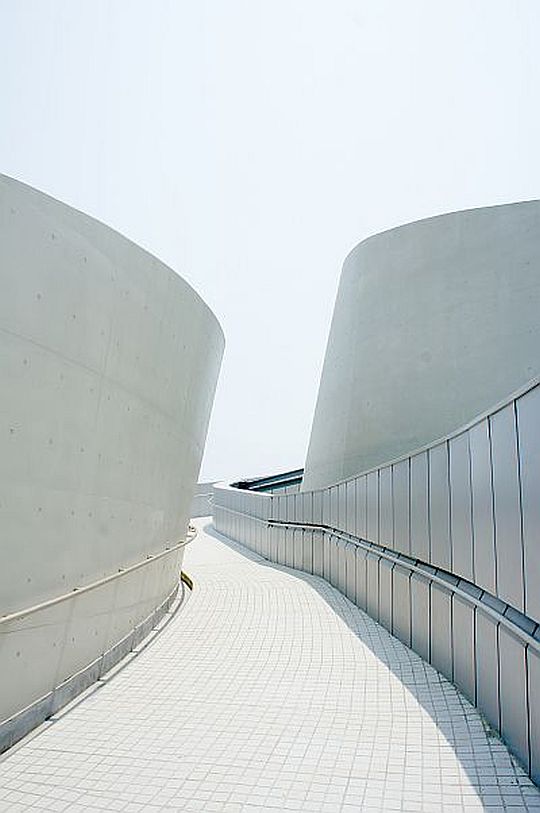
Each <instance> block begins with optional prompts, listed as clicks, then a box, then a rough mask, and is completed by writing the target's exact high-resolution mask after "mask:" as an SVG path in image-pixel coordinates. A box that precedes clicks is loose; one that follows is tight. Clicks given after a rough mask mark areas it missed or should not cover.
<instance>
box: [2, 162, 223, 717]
mask: <svg viewBox="0 0 540 813" xmlns="http://www.w3.org/2000/svg"><path fill="white" fill-rule="evenodd" d="M222 352H223V336H222V332H221V329H220V327H219V325H218V323H217V321H216V319H215V317H214V316H213V314H212V313H211V312H210V310H209V309H208V307H207V306H206V305H205V304H204V302H203V301H202V300H201V299H200V297H199V296H198V295H197V294H196V293H195V292H194V291H193V290H192V289H191V288H190V286H189V285H188V284H187V283H186V282H185V281H184V280H182V279H181V277H179V276H178V275H177V274H175V273H174V272H173V271H172V270H171V269H169V268H167V267H166V266H165V265H163V263H161V262H159V261H158V260H157V259H156V258H155V257H152V256H151V255H150V254H148V253H147V252H145V251H143V250H142V249H140V248H139V247H137V246H136V245H134V244H133V243H132V242H130V241H129V240H127V239H125V238H124V237H122V236H121V235H119V234H117V233H116V232H114V231H112V230H111V229H109V228H107V227H106V226H104V225H103V224H101V223H99V222H97V221H95V220H93V219H92V218H90V217H87V216H85V215H83V214H81V213H80V212H77V211H75V210H73V209H71V208H69V207H67V206H64V205H63V204H61V203H59V202H58V201H55V200H53V199H51V198H49V197H47V196H46V195H43V194H41V193H40V192H37V191H36V190H33V189H31V188H29V187H27V186H25V185H23V184H20V183H17V182H15V181H13V180H11V179H8V178H4V177H0V382H1V386H2V395H1V402H0V403H1V406H0V494H1V497H0V530H1V535H2V536H1V559H2V566H1V567H0V613H1V614H2V615H6V614H10V613H13V612H16V611H19V610H23V609H25V608H27V607H28V606H30V605H36V604H38V603H40V602H43V601H46V600H49V599H53V598H55V597H57V596H59V595H61V594H66V593H69V592H70V591H72V590H74V589H75V588H81V587H84V586H85V585H87V584H89V583H92V582H94V581H96V580H99V579H101V578H103V577H106V576H109V575H111V574H114V573H117V572H118V571H119V569H122V568H124V569H125V568H127V567H129V566H131V565H134V564H135V563H138V562H140V561H144V560H145V559H146V557H147V556H149V555H152V554H159V553H161V552H163V551H164V550H165V549H166V548H167V547H170V546H173V545H174V544H175V543H176V542H178V541H179V540H180V539H182V538H183V537H184V536H185V533H186V527H187V521H188V518H189V510H190V503H191V499H192V495H193V492H194V489H195V484H196V481H197V476H198V473H199V466H200V461H201V455H202V451H203V446H204V442H205V436H206V431H207V425H208V420H209V415H210V410H211V406H212V402H213V397H214V390H215V385H216V380H217V375H218V371H219V367H220V363H221V356H222ZM179 557H180V553H179V552H178V551H176V552H175V553H172V554H171V555H166V556H164V557H161V558H159V560H156V561H155V562H152V561H150V560H149V564H148V565H147V566H145V567H141V568H140V569H138V570H136V571H133V572H130V573H129V574H127V575H125V576H123V577H121V578H118V579H116V580H115V581H113V582H109V583H108V584H106V585H104V586H103V587H101V588H99V589H96V590H93V591H91V592H89V593H84V595H81V596H80V597H78V596H77V595H76V594H74V597H73V599H72V600H68V601H64V602H61V603H60V604H57V605H55V606H53V607H51V608H48V609H46V610H42V611H40V612H39V613H34V614H30V615H28V616H25V617H24V618H22V619H18V620H15V621H12V622H8V623H1V622H0V682H1V690H0V723H1V721H5V720H6V718H10V717H11V716H12V715H16V714H17V713H18V712H20V710H21V709H22V708H23V707H27V706H31V705H32V704H35V703H36V701H38V700H39V699H40V698H48V697H49V698H50V696H51V694H50V693H51V692H52V691H53V690H54V689H55V687H58V686H59V685H60V684H61V683H62V682H63V681H65V680H66V679H67V678H68V677H69V676H71V675H73V674H74V673H76V672H78V671H80V670H83V669H85V668H86V667H87V666H88V664H90V663H91V662H93V661H94V660H95V659H96V658H99V657H100V656H101V655H102V654H103V653H104V652H106V651H108V650H110V649H111V647H114V646H115V644H117V643H118V641H120V640H121V639H123V638H124V637H125V636H126V635H128V634H129V632H130V631H132V630H133V629H134V628H135V627H137V625H139V624H140V623H141V622H143V621H144V619H146V618H149V617H151V616H152V613H154V612H155V610H156V608H158V607H160V606H161V605H162V604H163V603H164V602H165V601H166V600H167V597H170V596H171V594H172V593H173V592H174V590H175V588H176V586H177V584H178V571H179V565H180V561H179Z"/></svg>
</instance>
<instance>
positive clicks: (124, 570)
mask: <svg viewBox="0 0 540 813" xmlns="http://www.w3.org/2000/svg"><path fill="white" fill-rule="evenodd" d="M196 536H197V530H196V528H194V527H193V526H192V525H190V526H189V529H188V534H187V537H186V539H184V540H183V541H182V542H178V543H177V544H176V545H173V546H172V547H170V548H165V550H162V551H161V552H160V553H149V554H148V556H147V557H146V559H143V560H142V561H141V562H136V563H135V564H134V565H129V567H121V568H119V569H118V571H117V572H116V573H112V574H111V575H110V576H104V577H103V578H102V579H98V580H97V581H95V582H91V583H90V584H85V585H84V586H83V587H74V588H73V590H70V592H69V593H63V594H62V595H61V596H56V598H50V599H47V601H41V602H40V603H39V604H34V605H33V606H32V607H26V608H25V609H24V610H17V611H16V612H14V613H9V615H2V616H0V624H5V623H6V622H8V621H17V620H18V619H19V618H24V617H25V616H27V615H31V614H32V613H36V612H39V611H40V610H45V609H47V608H49V607H54V606H55V605H56V604H61V602H63V601H67V600H68V599H70V598H74V597H75V596H80V595H82V594H83V593H89V592H90V591H91V590H95V589H96V588H97V587H101V586H102V585H104V584H108V583H109V582H112V581H114V580H115V579H119V578H120V577H121V576H126V575H127V574H128V573H133V571H134V570H139V568H141V567H144V566H145V565H149V564H151V563H152V562H156V561H157V560H158V559H162V558H163V557H164V556H168V555H169V554H170V553H174V552H175V551H177V550H180V548H184V547H185V546H186V545H189V543H190V542H192V541H193V540H194V539H195V537H196Z"/></svg>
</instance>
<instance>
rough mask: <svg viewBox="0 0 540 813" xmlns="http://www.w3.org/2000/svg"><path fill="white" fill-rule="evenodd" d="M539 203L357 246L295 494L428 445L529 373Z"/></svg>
mask: <svg viewBox="0 0 540 813" xmlns="http://www.w3.org/2000/svg"><path fill="white" fill-rule="evenodd" d="M539 313H540V203H539V202H538V201H532V202H528V203H515V204H510V205H506V206H495V207H490V208H485V209H474V210H470V211H463V212H456V213H453V214H448V215H443V216H441V217H434V218H430V219H428V220H422V221H419V222H417V223H412V224H410V225H406V226H402V227H400V228H396V229H392V230H391V231H388V232H384V233H382V234H378V235H376V236H374V237H371V238H369V239H368V240H365V241H364V242H362V243H360V244H359V245H358V246H357V247H356V248H355V249H354V250H353V251H352V253H351V254H350V255H349V256H348V257H347V259H346V261H345V264H344V267H343V274H342V278H341V283H340V288H339V292H338V297H337V302H336V307H335V311H334V318H333V322H332V328H331V331H330V338H329V342H328V348H327V353H326V357H325V362H324V368H323V373H322V379H321V385H320V390H319V397H318V401H317V407H316V411H315V417H314V421H313V428H312V433H311V439H310V444H309V450H308V455H307V461H306V467H305V475H304V483H303V488H305V489H306V490H309V489H313V488H322V487H324V486H327V485H330V484H331V483H336V482H338V481H339V480H343V479H345V478H347V477H351V476H352V475H354V474H357V473H358V472H360V471H364V470H366V469H368V468H371V467H372V466H376V465H379V464H381V463H383V462H385V461H388V460H391V459H393V458H396V457H398V456H400V455H402V454H405V453H407V452H410V451H411V450H412V449H416V448H418V447H420V446H423V445H426V444H428V443H431V442H433V441H434V440H436V439H437V438H439V437H442V436H444V435H446V434H448V433H449V432H452V431H453V430H455V429H457V428H458V427H459V426H461V425H462V424H464V423H466V422H467V421H469V420H471V419H472V418H473V417H474V416H475V415H477V414H479V413H480V412H482V411H484V410H487V409H489V408H490V406H491V405H492V404H494V403H496V402H497V401H499V400H501V399H503V398H505V397H506V396H507V395H508V394H509V393H510V392H513V391H515V390H516V389H517V388H518V387H520V386H522V385H523V384H525V383H526V382H527V381H529V380H530V379H531V378H533V377H534V376H535V375H537V374H538V373H539V372H540V355H539V353H538V348H539V347H540V318H539V316H538V314H539Z"/></svg>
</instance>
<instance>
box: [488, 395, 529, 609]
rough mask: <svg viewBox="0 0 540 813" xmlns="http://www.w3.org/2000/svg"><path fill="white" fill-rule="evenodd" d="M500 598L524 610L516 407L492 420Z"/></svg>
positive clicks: (501, 411) (502, 412)
mask: <svg viewBox="0 0 540 813" xmlns="http://www.w3.org/2000/svg"><path fill="white" fill-rule="evenodd" d="M490 422H491V456H492V464H493V495H494V510H495V550H496V553H497V594H498V596H499V598H501V599H502V600H503V601H507V602H508V603H509V604H512V605H513V606H514V607H517V609H518V610H523V592H524V591H523V546H522V539H521V498H520V482H519V481H520V475H519V464H518V449H517V436H516V415H515V409H514V404H513V403H512V404H510V405H509V406H507V407H505V408H504V409H501V410H500V411H499V412H496V413H495V415H492V417H491V419H490Z"/></svg>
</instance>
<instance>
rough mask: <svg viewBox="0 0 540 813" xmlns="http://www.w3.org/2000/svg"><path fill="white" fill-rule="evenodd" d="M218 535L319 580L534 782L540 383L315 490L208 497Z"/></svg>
mask: <svg viewBox="0 0 540 813" xmlns="http://www.w3.org/2000/svg"><path fill="white" fill-rule="evenodd" d="M214 524H215V526H216V528H217V529H218V530H219V531H222V532H223V533H224V534H227V535H228V536H230V537H232V538H234V539H236V540H238V541H240V542H242V543H243V544H245V545H246V546H248V547H250V548H251V549H253V550H255V551H257V552H258V553H260V554H262V555H263V556H265V557H266V558H268V559H270V560H272V561H275V562H279V563H281V564H284V565H287V566H289V567H295V568H299V569H301V570H306V571H308V572H309V573H313V574H316V575H319V576H322V577H323V578H325V579H327V580H328V581H329V582H331V583H332V584H333V585H334V586H336V587H337V588H338V589H340V590H341V591H342V592H343V593H345V594H346V595H347V596H348V598H349V599H350V600H351V601H353V602H354V603H355V604H357V605H358V606H360V607H362V608H363V609H364V610H366V611H367V612H368V613H369V614H370V615H371V616H372V617H373V618H375V619H376V620H378V621H379V622H380V623H381V624H383V625H384V626H385V627H386V628H387V629H389V630H390V631H391V632H392V633H393V634H394V635H396V637H398V638H400V639H401V640H402V641H404V643H405V644H407V646H410V647H412V648H413V649H414V650H415V651H416V652H418V653H419V654H420V655H421V656H422V657H423V658H424V659H426V660H427V661H429V662H430V663H431V664H432V665H433V666H434V667H435V668H436V669H438V670H439V671H440V672H441V673H442V674H444V675H445V676H446V677H447V678H449V679H450V680H451V681H453V682H454V683H456V684H457V685H458V686H459V688H460V689H461V690H462V691H463V693H464V694H465V695H466V696H467V697H468V698H469V699H470V700H471V702H472V703H474V704H476V705H477V706H478V707H479V708H480V709H481V711H482V712H483V713H484V715H485V716H486V718H487V719H488V720H489V722H490V723H491V725H492V726H493V727H494V728H495V729H497V730H498V731H500V733H501V735H502V736H503V738H504V740H505V741H506V742H507V744H508V745H509V747H510V748H511V749H512V751H513V752H514V753H515V754H516V755H517V757H518V758H519V759H520V761H521V762H522V764H523V765H524V766H525V768H526V769H527V770H528V771H529V773H530V775H531V776H532V777H533V779H534V780H535V781H536V782H537V783H538V782H540V623H538V622H539V621H540V385H539V383H538V381H534V382H532V383H531V384H530V385H529V386H528V387H526V388H525V389H524V390H522V391H521V392H520V393H518V394H517V395H516V396H513V397H512V398H511V399H509V401H508V402H506V403H504V404H502V405H499V406H498V407H497V408H495V409H493V410H492V411H491V412H490V413H489V414H487V415H484V416H482V417H481V418H479V419H478V420H476V421H474V422H473V423H472V424H470V425H468V426H467V427H465V428H463V429H462V430H461V431H459V432H457V433H454V434H452V435H451V436H449V437H447V438H445V439H443V440H441V441H438V442H437V443H435V444H434V445H432V446H430V447H429V448H426V449H422V450H420V451H417V452H415V453H414V454H411V455H409V456H406V457H403V458H402V459H400V460H397V461H393V462H391V463H389V464H387V465H384V466H381V467H379V468H377V469H374V470H372V471H369V472H365V473H363V474H361V475H359V476H357V477H355V478H352V479H349V480H346V481H344V482H341V483H338V484H336V485H333V486H331V487H329V488H326V489H323V490H319V491H308V492H301V493H297V494H279V495H278V494H274V495H265V494H260V493H253V492H250V491H246V490H242V491H241V490H238V489H234V488H231V487H229V486H223V485H220V486H217V487H215V491H214Z"/></svg>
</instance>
